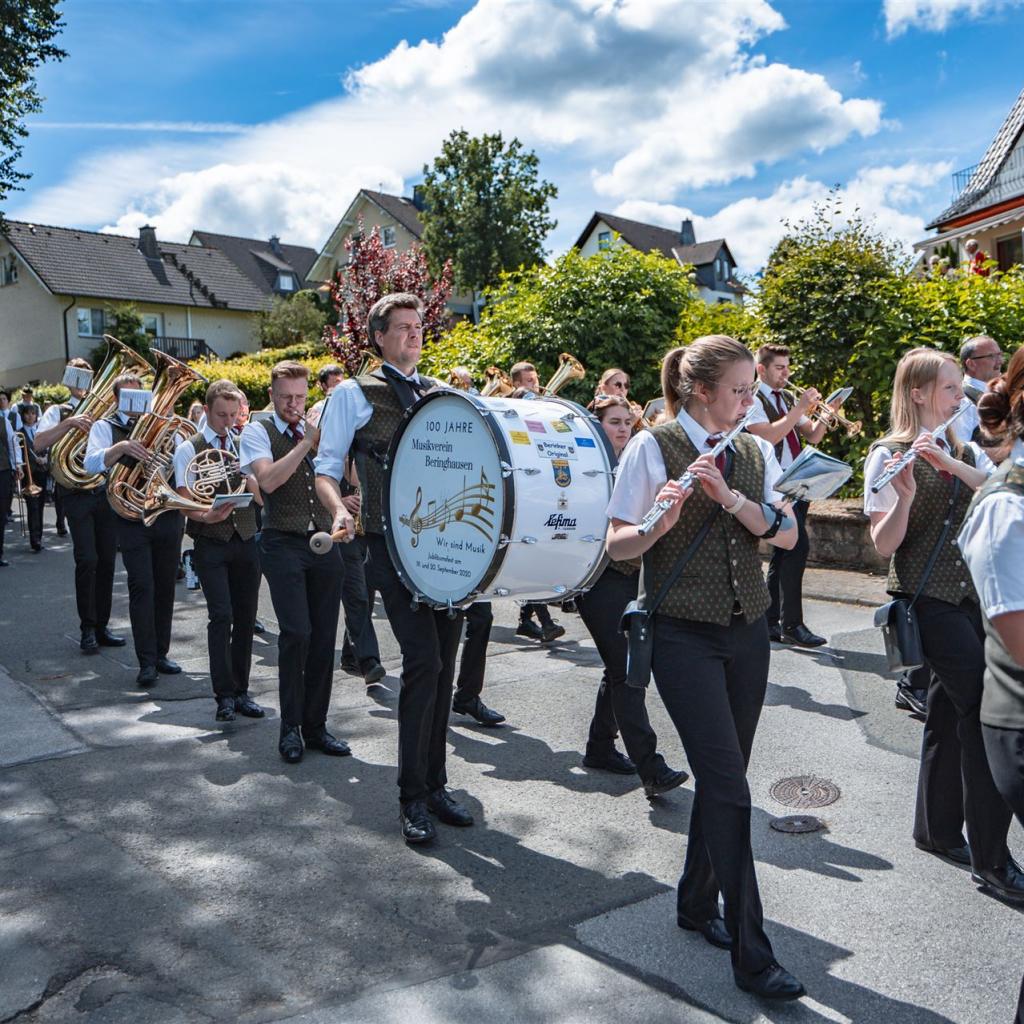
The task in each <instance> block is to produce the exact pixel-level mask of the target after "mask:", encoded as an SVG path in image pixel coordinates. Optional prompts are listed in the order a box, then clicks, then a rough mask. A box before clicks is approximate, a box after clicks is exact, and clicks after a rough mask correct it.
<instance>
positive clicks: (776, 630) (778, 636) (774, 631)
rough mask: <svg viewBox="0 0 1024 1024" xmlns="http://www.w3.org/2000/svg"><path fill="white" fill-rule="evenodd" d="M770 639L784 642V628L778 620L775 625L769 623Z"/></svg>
mask: <svg viewBox="0 0 1024 1024" xmlns="http://www.w3.org/2000/svg"><path fill="white" fill-rule="evenodd" d="M768 639H769V640H770V641H771V642H772V643H773V644H781V643H782V629H781V627H780V626H779V624H778V623H777V622H776V623H775V624H774V625H772V624H771V623H770V622H769V623H768Z"/></svg>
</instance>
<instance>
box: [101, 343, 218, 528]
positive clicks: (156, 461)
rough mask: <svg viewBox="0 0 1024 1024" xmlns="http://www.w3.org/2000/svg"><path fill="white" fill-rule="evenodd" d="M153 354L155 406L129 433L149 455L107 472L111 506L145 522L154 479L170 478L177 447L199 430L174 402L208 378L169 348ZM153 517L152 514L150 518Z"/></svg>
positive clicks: (126, 516) (133, 519)
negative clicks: (154, 365)
mask: <svg viewBox="0 0 1024 1024" xmlns="http://www.w3.org/2000/svg"><path fill="white" fill-rule="evenodd" d="M153 355H154V356H155V357H156V376H155V377H154V379H153V404H152V408H151V409H150V411H149V412H145V413H143V414H142V415H141V416H140V417H139V418H138V420H137V421H136V423H135V426H134V427H132V431H131V434H129V438H130V439H131V440H132V441H139V442H141V443H142V444H143V445H145V446H146V448H147V449H148V450H149V455H148V456H147V457H146V458H145V459H143V460H142V461H140V462H136V461H134V460H132V462H131V465H126V464H125V463H123V462H118V463H117V464H115V465H114V466H113V467H112V468H111V470H110V473H109V474H108V476H107V499H108V500H109V501H110V507H111V508H112V509H113V510H114V511H115V512H116V513H117V514H118V515H119V516H121V517H122V518H123V519H129V520H132V521H134V522H146V516H147V514H148V511H152V510H147V509H146V499H147V496H149V494H150V487H151V486H152V485H153V482H154V480H156V479H157V478H158V477H160V478H162V479H163V482H164V483H165V484H166V483H167V481H168V480H169V479H170V478H171V476H172V473H173V470H172V463H173V461H174V450H175V448H177V446H178V445H179V444H180V443H181V442H182V441H188V440H190V439H191V438H193V437H195V435H196V434H197V433H198V432H199V431H198V428H197V427H196V425H195V424H194V423H192V422H191V421H189V420H188V419H186V418H185V417H184V416H178V415H176V414H175V412H174V406H175V405H176V404H177V402H178V399H179V398H181V396H182V395H183V394H184V393H185V391H186V390H187V389H188V388H189V387H190V386H191V385H192V384H194V383H196V382H197V381H203V382H205V381H206V378H205V377H204V376H203V375H202V374H201V373H198V372H197V371H195V370H193V369H192V367H190V366H189V365H188V364H187V363H183V362H180V361H179V360H177V359H175V358H174V357H173V356H169V355H167V353H166V352H160V351H159V350H157V349H153ZM175 496H176V497H180V495H177V494H176V495H175ZM203 508H204V509H205V508H206V506H203ZM161 511H168V509H161ZM157 515H159V512H158V513H157ZM154 518H156V517H155V516H152V517H151V519H150V520H149V521H150V522H152V519H154ZM147 525H149V523H148V522H147Z"/></svg>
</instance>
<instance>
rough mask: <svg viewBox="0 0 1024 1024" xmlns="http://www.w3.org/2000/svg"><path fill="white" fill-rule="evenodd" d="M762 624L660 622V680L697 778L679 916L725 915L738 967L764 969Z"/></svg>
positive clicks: (768, 954)
mask: <svg viewBox="0 0 1024 1024" xmlns="http://www.w3.org/2000/svg"><path fill="white" fill-rule="evenodd" d="M768 658H769V644H768V626H767V623H766V621H765V619H764V617H763V616H762V617H761V618H759V619H756V620H755V621H754V622H750V623H745V622H744V621H743V619H742V618H739V617H736V618H734V619H733V621H732V624H731V625H729V626H720V625H716V624H714V623H707V622H693V621H690V620H687V619H675V618H670V617H669V616H666V615H655V619H654V660H653V666H652V667H653V671H654V681H655V683H656V684H657V687H658V692H659V693H660V694H661V699H662V701H663V702H664V704H665V708H666V710H667V711H668V713H669V715H670V716H671V718H672V721H673V723H674V724H675V727H676V729H677V730H678V732H679V738H680V739H681V740H682V742H683V748H684V749H685V750H686V758H687V760H688V761H689V762H690V768H691V769H692V771H693V778H694V799H693V810H692V811H691V812H690V827H689V839H688V842H687V847H686V863H685V865H684V866H683V874H682V877H681V878H680V879H679V890H678V897H677V900H678V910H679V913H680V914H682V915H684V916H685V917H687V918H689V919H690V920H692V921H696V922H701V921H706V920H707V919H709V918H710V917H713V916H715V915H717V913H718V894H719V891H721V894H722V897H723V902H724V905H725V923H726V926H727V927H728V929H729V933H730V934H731V935H732V937H733V946H732V963H733V966H734V967H736V968H737V969H738V970H741V971H747V972H756V971H761V970H763V969H764V968H765V967H767V966H768V964H769V963H771V962H772V960H773V959H774V955H773V953H772V947H771V943H770V942H769V941H768V936H767V935H766V934H765V932H764V913H763V911H762V909H761V896H760V893H759V891H758V887H757V876H756V875H755V873H754V854H753V851H752V850H751V847H750V789H749V787H748V786H747V763H748V762H749V760H750V750H751V747H752V746H753V744H754V733H755V731H756V730H757V721H758V718H759V717H760V715H761V706H762V705H763V703H764V694H765V689H766V687H767V684H768Z"/></svg>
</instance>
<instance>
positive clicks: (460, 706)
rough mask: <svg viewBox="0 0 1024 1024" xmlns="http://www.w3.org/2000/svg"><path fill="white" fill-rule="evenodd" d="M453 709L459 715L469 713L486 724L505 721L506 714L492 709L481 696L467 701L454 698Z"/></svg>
mask: <svg viewBox="0 0 1024 1024" xmlns="http://www.w3.org/2000/svg"><path fill="white" fill-rule="evenodd" d="M452 711H454V712H455V713H456V714H457V715H469V717H470V718H475V719H476V720H477V721H478V722H479V723H480V724H481V725H486V726H492V727H493V726H495V725H501V723H502V722H504V721H505V716H504V715H503V714H501V712H499V711H493V710H491V708H489V707H488V706H487V705H486V704H485V703H484V702H483V701H482V700H481V699H480V698H479V697H474V698H473V699H472V700H469V701H465V702H463V701H459V700H453V701H452Z"/></svg>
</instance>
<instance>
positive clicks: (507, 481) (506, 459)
mask: <svg viewBox="0 0 1024 1024" xmlns="http://www.w3.org/2000/svg"><path fill="white" fill-rule="evenodd" d="M451 395H454V396H456V397H457V398H459V399H461V400H462V401H465V402H469V403H470V404H471V405H472V406H473V407H474V408H475V409H476V410H477V412H479V413H480V418H481V419H482V420H483V422H484V426H485V427H486V428H487V431H488V433H489V434H490V435H491V437H492V438H493V439H494V443H495V447H496V448H497V449H498V462H499V463H505V464H506V465H508V466H511V465H512V452H511V451H510V450H509V446H508V441H506V440H505V435H504V434H503V433H502V432H501V431H500V430H498V429H497V427H495V425H494V421H493V419H492V417H493V415H494V414H493V411H492V410H491V409H490V408H489V407H488V406H486V405H484V404H483V402H482V401H481V400H480V397H479V396H478V395H470V394H467V393H466V392H465V391H459V390H457V389H455V388H447V387H442V388H440V389H439V390H437V391H431V392H429V393H428V394H426V395H423V396H422V397H421V398H420V399H418V400H417V401H416V402H414V403H413V404H412V405H410V406H409V408H408V409H406V410H405V412H404V413H403V414H402V422H401V423H400V424H399V425H398V429H397V430H396V431H395V433H394V436H393V437H392V438H391V444H390V445H389V446H388V455H387V466H386V468H385V471H384V485H383V489H382V494H381V507H382V511H383V512H384V513H385V514H384V517H383V520H384V521H383V528H384V543H385V544H386V545H387V549H388V557H389V558H390V559H391V564H392V565H393V566H394V567H395V572H396V573H397V575H398V578H399V579H400V580H401V581H402V586H404V587H405V589H406V590H408V591H409V593H410V594H412V596H413V599H414V600H415V601H417V602H419V603H420V604H425V605H429V606H430V607H431V608H447V607H449V604H448V602H446V601H445V602H441V601H435V600H434V599H433V598H430V597H427V595H426V594H424V593H422V592H421V591H419V590H417V588H416V587H415V585H414V584H413V582H412V580H410V579H409V576H408V574H407V573H406V571H405V567H404V565H403V564H402V560H401V558H400V557H399V554H398V545H397V544H396V543H395V539H394V534H393V532H392V530H391V528H390V523H391V467H392V466H393V465H394V461H395V456H396V455H397V454H398V445H399V443H400V442H401V440H402V437H403V435H404V434H405V431H406V429H407V428H408V426H409V423H410V422H411V421H412V417H413V414H414V413H415V412H417V411H418V410H419V409H422V408H423V406H424V405H426V404H427V403H428V402H431V401H436V400H437V399H438V398H441V397H448V396H451ZM602 433H603V431H602ZM501 488H502V495H503V497H504V503H503V506H502V516H501V528H500V530H499V533H498V538H499V540H498V549H497V551H495V553H494V558H492V559H491V564H490V566H489V567H488V569H487V572H486V573H485V574H484V575H483V576H482V577H481V579H480V583H479V588H478V590H477V591H476V592H475V593H476V596H475V597H472V598H471V597H470V596H468V595H467V596H466V597H464V598H461V599H460V600H459V601H452V602H451V607H453V608H467V607H469V605H471V604H474V603H475V602H477V601H486V600H487V598H488V596H489V595H488V594H487V590H488V588H489V587H490V585H491V583H493V582H494V579H495V577H496V576H497V575H498V572H499V571H500V570H501V567H502V565H503V564H504V562H505V558H506V556H507V554H508V548H509V545H508V543H507V542H506V543H504V544H502V543H501V537H509V536H511V534H512V519H513V515H514V508H513V499H514V497H515V492H514V489H513V482H512V474H511V473H509V474H508V475H506V474H505V473H502V474H501Z"/></svg>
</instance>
